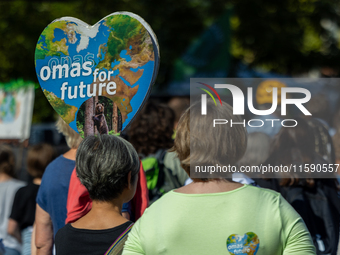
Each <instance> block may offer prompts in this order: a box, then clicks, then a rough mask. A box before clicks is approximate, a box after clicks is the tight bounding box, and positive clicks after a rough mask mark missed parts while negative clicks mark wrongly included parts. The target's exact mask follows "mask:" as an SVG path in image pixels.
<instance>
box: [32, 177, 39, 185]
mask: <svg viewBox="0 0 340 255" xmlns="http://www.w3.org/2000/svg"><path fill="white" fill-rule="evenodd" d="M33 183H34V184H36V185H40V184H41V178H34V179H33Z"/></svg>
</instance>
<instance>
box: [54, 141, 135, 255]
mask: <svg viewBox="0 0 340 255" xmlns="http://www.w3.org/2000/svg"><path fill="white" fill-rule="evenodd" d="M139 164H140V163H139V158H138V154H137V152H136V151H135V149H134V148H133V147H132V145H131V144H130V143H129V142H127V141H126V140H124V139H123V138H120V137H118V136H109V135H101V136H98V137H95V136H89V137H86V138H85V139H84V141H83V142H82V143H81V144H80V146H79V149H78V151H77V156H76V171H77V175H78V177H79V179H80V181H81V183H82V184H83V185H84V186H85V187H86V189H87V190H88V192H89V194H90V197H91V199H92V209H91V210H90V212H88V213H87V214H86V215H85V216H84V217H82V218H80V219H79V220H77V221H76V222H74V223H72V224H67V225H66V226H64V227H63V228H61V229H60V230H59V231H58V233H57V235H56V242H55V243H56V252H57V255H66V254H70V255H73V254H104V253H105V252H106V251H108V252H109V251H111V249H112V250H113V251H112V252H113V254H119V251H120V250H122V247H123V244H124V242H125V238H126V233H127V232H129V230H130V228H131V226H132V222H131V221H128V220H127V219H126V218H124V217H123V216H122V215H121V210H122V207H123V203H126V202H128V201H129V200H131V199H132V197H133V196H134V194H135V191H136V187H137V178H138V172H139V168H140V166H139ZM121 234H123V236H121ZM124 237H125V238H124ZM105 254H108V253H105Z"/></svg>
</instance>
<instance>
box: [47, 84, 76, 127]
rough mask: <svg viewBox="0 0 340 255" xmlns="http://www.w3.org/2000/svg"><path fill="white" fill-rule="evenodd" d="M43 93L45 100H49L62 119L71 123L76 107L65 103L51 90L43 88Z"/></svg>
mask: <svg viewBox="0 0 340 255" xmlns="http://www.w3.org/2000/svg"><path fill="white" fill-rule="evenodd" d="M43 92H44V94H45V96H46V98H47V100H48V101H49V102H50V104H51V105H52V107H53V108H54V110H55V111H56V112H57V113H58V114H59V115H60V117H62V119H63V120H64V121H65V122H66V123H67V124H69V123H71V122H72V121H74V119H75V116H76V112H77V110H78V108H77V107H75V106H73V105H69V104H65V102H64V100H61V99H60V98H59V97H57V96H56V95H55V94H53V93H52V92H49V91H47V90H46V89H44V91H43Z"/></svg>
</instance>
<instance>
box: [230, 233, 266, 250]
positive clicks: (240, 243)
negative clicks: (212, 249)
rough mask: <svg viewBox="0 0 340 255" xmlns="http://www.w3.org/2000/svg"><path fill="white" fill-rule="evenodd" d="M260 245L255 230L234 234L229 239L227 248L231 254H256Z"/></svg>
mask: <svg viewBox="0 0 340 255" xmlns="http://www.w3.org/2000/svg"><path fill="white" fill-rule="evenodd" d="M259 247H260V240H259V238H258V237H257V235H256V234H255V233H253V232H247V233H245V234H244V235H238V234H232V235H230V236H229V237H228V239H227V249H228V251H229V253H230V254H231V255H256V253H257V251H258V249H259Z"/></svg>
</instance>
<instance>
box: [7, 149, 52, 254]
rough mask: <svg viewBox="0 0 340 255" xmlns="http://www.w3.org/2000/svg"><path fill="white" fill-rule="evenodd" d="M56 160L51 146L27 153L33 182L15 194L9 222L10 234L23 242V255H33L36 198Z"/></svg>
mask: <svg viewBox="0 0 340 255" xmlns="http://www.w3.org/2000/svg"><path fill="white" fill-rule="evenodd" d="M53 158H54V150H53V147H52V146H51V145H48V144H37V145H34V146H32V147H31V148H30V149H29V150H28V153H27V170H28V173H29V175H30V176H31V177H33V181H32V182H31V183H29V184H28V185H27V186H25V187H22V188H20V189H19V190H18V191H17V193H16V194H15V198H14V202H13V206H12V212H11V215H10V219H9V221H8V230H7V231H8V234H10V235H12V236H13V237H15V238H16V239H17V240H18V241H21V242H22V255H30V254H31V235H32V230H33V223H34V218H35V207H36V202H35V199H36V196H37V194H38V189H39V186H40V183H41V178H42V176H43V173H44V171H45V168H46V167H47V165H48V164H49V163H50V162H51V161H52V160H53Z"/></svg>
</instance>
